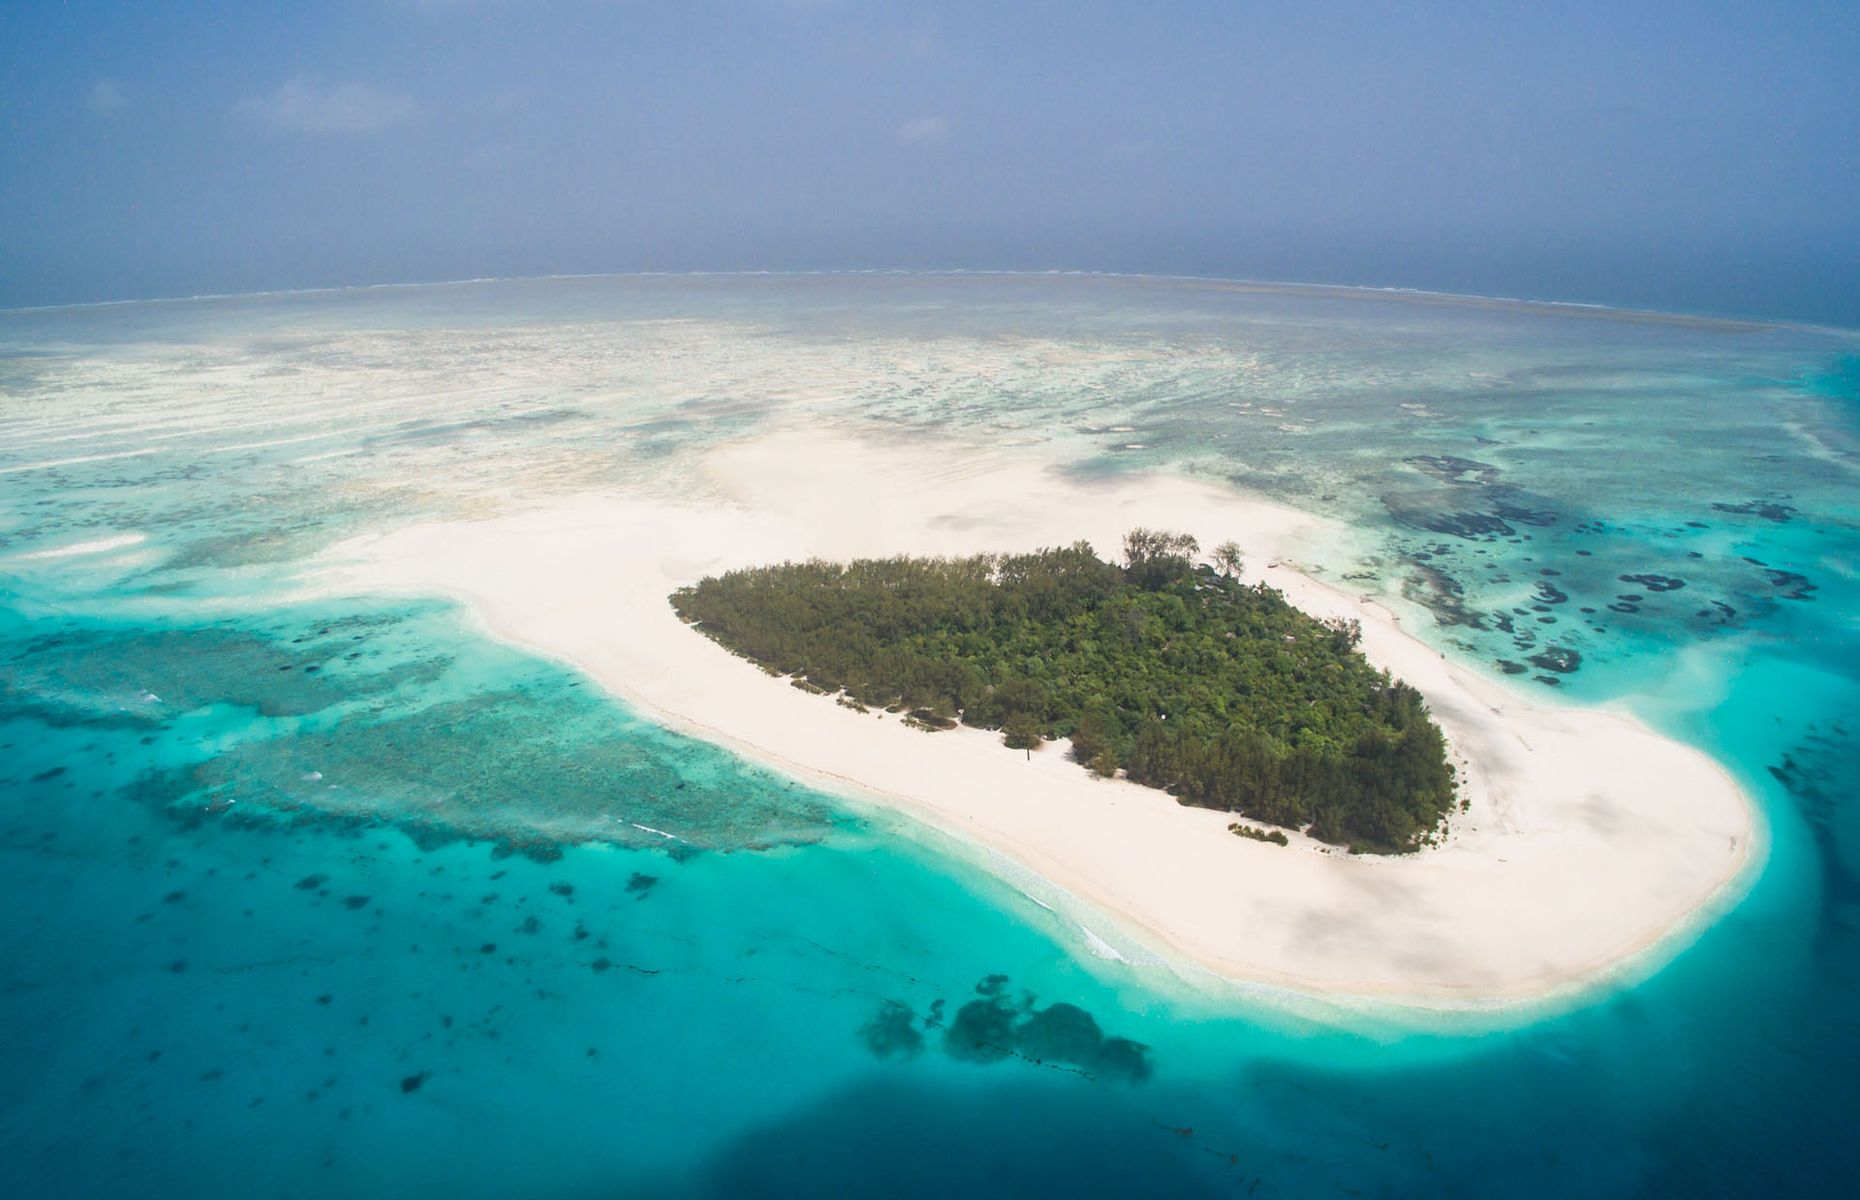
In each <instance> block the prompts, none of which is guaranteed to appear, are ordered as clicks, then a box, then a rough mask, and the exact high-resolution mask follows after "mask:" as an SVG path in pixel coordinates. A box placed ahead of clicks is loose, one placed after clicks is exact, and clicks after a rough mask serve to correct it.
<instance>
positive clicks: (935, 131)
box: [898, 117, 949, 146]
mask: <svg viewBox="0 0 1860 1200" xmlns="http://www.w3.org/2000/svg"><path fill="white" fill-rule="evenodd" d="M948 137H949V118H947V117H917V118H915V119H913V120H909V121H906V122H905V123H904V124H902V125H900V126H898V144H899V145H902V146H922V145H927V144H928V143H930V142H940V141H943V140H945V139H946V138H948Z"/></svg>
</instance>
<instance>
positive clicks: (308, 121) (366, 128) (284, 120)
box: [237, 75, 415, 134]
mask: <svg viewBox="0 0 1860 1200" xmlns="http://www.w3.org/2000/svg"><path fill="white" fill-rule="evenodd" d="M237 111H238V113H239V115H240V116H242V117H244V118H246V119H247V120H250V121H256V122H258V123H259V124H261V125H265V126H267V127H269V128H271V129H275V130H278V131H280V132H284V133H316V134H339V133H375V132H377V131H379V130H383V129H386V128H388V127H389V126H392V125H399V124H401V123H403V122H406V121H410V120H412V119H413V116H414V112H415V108H414V104H413V101H412V100H409V99H408V98H407V97H405V96H400V95H396V94H394V93H393V92H384V91H381V90H380V89H379V88H372V87H369V86H368V85H367V84H365V83H323V82H321V81H320V80H316V79H312V78H310V77H308V76H304V75H300V76H298V77H297V78H295V79H292V80H289V81H287V82H285V83H283V84H281V85H279V86H278V88H277V89H276V90H274V91H270V92H266V93H265V94H263V95H261V96H248V97H246V98H245V99H244V100H241V101H240V102H239V104H238V106H237Z"/></svg>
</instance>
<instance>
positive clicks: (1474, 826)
mask: <svg viewBox="0 0 1860 1200" xmlns="http://www.w3.org/2000/svg"><path fill="white" fill-rule="evenodd" d="M1140 524H1141V525H1149V526H1155V527H1161V528H1167V529H1172V530H1182V531H1186V532H1189V533H1192V534H1194V535H1196V536H1197V537H1199V538H1200V539H1201V541H1202V544H1203V545H1212V544H1214V543H1215V542H1218V541H1220V540H1223V539H1225V538H1229V537H1231V538H1234V539H1236V540H1238V541H1239V542H1240V544H1241V545H1242V547H1243V548H1244V549H1245V550H1246V552H1247V558H1248V566H1247V574H1248V576H1249V577H1251V578H1264V579H1265V580H1266V581H1268V582H1270V583H1271V584H1273V585H1274V586H1276V587H1278V588H1280V589H1282V590H1283V591H1284V592H1285V593H1286V594H1287V596H1288V597H1289V598H1290V599H1291V600H1292V602H1293V603H1295V604H1297V605H1298V606H1299V607H1301V608H1303V609H1305V610H1306V611H1308V612H1311V613H1313V614H1316V615H1320V616H1332V615H1347V616H1351V617H1356V618H1358V619H1360V620H1361V622H1362V628H1363V642H1362V646H1363V650H1364V652H1365V653H1366V654H1367V655H1368V656H1369V658H1370V659H1371V661H1373V662H1375V663H1377V664H1378V665H1380V666H1383V667H1386V668H1387V669H1388V670H1390V671H1391V672H1392V673H1394V674H1395V675H1396V676H1398V677H1399V678H1402V679H1404V680H1406V681H1408V682H1409V683H1411V684H1413V685H1414V686H1415V687H1416V688H1418V689H1419V690H1420V691H1421V692H1422V694H1423V695H1424V696H1425V697H1426V698H1427V701H1428V703H1429V705H1430V706H1431V708H1432V711H1433V713H1434V715H1435V717H1436V718H1437V719H1438V720H1439V722H1440V724H1441V727H1442V728H1443V729H1444V730H1445V732H1446V734H1447V737H1448V739H1449V742H1450V743H1451V746H1452V749H1453V753H1454V759H1455V763H1456V765H1457V766H1458V767H1459V770H1460V772H1461V778H1462V785H1463V790H1464V795H1465V796H1466V798H1467V799H1468V801H1469V808H1468V810H1467V811H1466V812H1464V813H1461V814H1457V815H1456V816H1455V817H1454V819H1453V821H1452V823H1451V835H1450V836H1449V837H1448V838H1447V839H1446V842H1445V844H1444V845H1442V846H1440V847H1437V848H1434V849H1429V850H1426V851H1424V852H1421V853H1418V854H1413V855H1407V856H1401V857H1375V856H1360V857H1357V856H1351V855H1349V854H1347V853H1344V852H1342V851H1340V850H1335V849H1332V848H1324V847H1320V846H1319V845H1318V844H1317V843H1314V842H1311V841H1309V840H1307V839H1303V838H1297V837H1294V838H1293V843H1292V845H1291V846H1289V847H1278V846H1273V845H1267V844H1262V843H1259V842H1255V841H1250V840H1247V839H1244V838H1239V837H1235V836H1233V835H1232V834H1230V833H1229V832H1227V825H1228V824H1229V822H1230V821H1231V820H1232V819H1233V818H1232V817H1230V816H1229V815H1228V814H1225V813H1216V812H1209V811H1205V810H1200V809H1194V808H1186V807H1183V806H1181V805H1178V804H1177V803H1176V802H1175V801H1174V799H1172V798H1171V797H1169V796H1167V795H1165V794H1163V793H1161V792H1157V791H1154V790H1151V789H1147V788H1141V787H1137V786H1135V785H1132V784H1129V783H1126V782H1123V781H1102V780H1097V779H1094V778H1092V777H1091V776H1090V775H1089V774H1088V773H1087V772H1085V771H1084V770H1083V769H1081V768H1080V767H1078V766H1077V765H1076V764H1074V763H1072V762H1071V761H1070V760H1069V759H1068V758H1067V757H1066V756H1065V753H1064V750H1065V748H1064V746H1063V745H1049V746H1048V747H1046V748H1045V749H1044V750H1042V751H1040V752H1038V753H1035V754H1034V755H1032V756H1031V759H1029V758H1028V756H1026V755H1023V754H1022V753H1021V752H1018V751H1011V750H1008V749H1006V748H1004V747H1003V746H1002V745H1001V743H1000V739H999V737H998V736H996V735H992V734H987V733H983V732H981V731H975V730H967V729H963V730H957V731H954V732H948V733H938V734H929V733H924V732H922V731H919V730H914V729H910V728H907V727H905V726H904V725H902V724H901V723H900V722H899V721H898V720H897V719H896V718H895V717H880V716H876V715H873V714H860V713H857V712H855V711H853V710H851V709H848V708H845V707H842V706H839V705H836V704H834V703H832V702H831V701H830V700H827V699H825V698H823V697H819V696H814V695H809V694H806V693H804V692H802V691H800V690H798V689H795V688H793V687H790V686H789V685H788V683H787V682H786V681H785V680H780V679H775V678H771V677H770V676H768V675H766V674H764V673H763V672H762V671H761V670H759V669H758V668H757V667H755V666H754V665H753V664H751V663H749V662H747V661H746V660H743V659H740V658H737V657H735V656H733V655H731V654H730V653H729V652H727V651H725V650H723V649H722V648H721V647H719V646H717V645H716V644H714V643H712V642H711V641H709V640H708V639H707V638H705V637H703V636H702V635H701V634H699V633H697V632H696V631H694V630H692V629H690V628H687V627H686V626H685V625H683V624H682V623H681V622H680V621H679V620H678V619H677V617H676V616H675V615H674V614H673V612H672V610H671V607H670V605H669V604H668V603H667V596H668V595H669V593H670V592H672V591H673V590H674V589H675V588H677V587H679V586H681V585H683V584H686V583H690V582H693V581H695V580H697V579H698V578H700V577H702V576H704V575H706V574H712V573H716V572H720V571H723V570H727V569H729V568H732V567H739V566H750V565H755V564H760V563H768V562H775V561H780V560H783V559H794V558H805V557H810V556H818V557H823V558H831V559H845V558H850V557H856V556H881V555H891V554H897V553H907V552H908V553H914V554H967V553H973V552H977V551H997V550H999V551H1005V550H1027V549H1032V548H1035V547H1039V546H1044V545H1055V544H1063V543H1070V542H1072V541H1075V540H1077V539H1080V538H1084V539H1086V540H1089V541H1090V542H1091V543H1092V544H1093V545H1094V546H1095V547H1097V548H1098V550H1099V552H1100V554H1101V555H1106V556H1109V555H1111V554H1114V553H1115V552H1116V549H1117V547H1118V546H1119V544H1120V541H1121V538H1122V534H1123V532H1124V531H1125V530H1126V529H1128V528H1130V527H1131V526H1134V525H1140ZM1319 528H1320V526H1319V522H1318V520H1317V519H1316V518H1313V517H1311V516H1308V515H1306V514H1303V513H1299V512H1296V511H1293V510H1291V509H1287V508H1284V507H1281V506H1278V505H1274V504H1270V503H1267V502H1263V501H1260V500H1258V499H1254V498H1249V497H1246V496H1242V495H1239V494H1237V493H1235V492H1233V491H1231V490H1228V489H1225V488H1220V487H1217V486H1213V485H1210V484H1205V483H1200V482H1195V481H1190V480H1184V479H1179V478H1167V477H1154V476H1145V477H1131V478H1127V479H1124V480H1122V481H1113V482H1097V481H1094V482H1090V483H1084V482H1078V481H1074V480H1071V479H1068V478H1067V477H1066V476H1065V475H1063V474H1062V473H1060V472H1057V471H1055V470H1052V469H1051V468H1050V467H1049V466H1047V465H1045V464H1043V463H1041V462H1038V461H1035V454H1034V453H1033V452H1030V451H1024V450H1021V449H1019V448H1016V449H1006V448H1001V447H975V446H968V445H954V444H942V445H937V444H934V443H930V442H927V441H925V440H922V439H921V437H919V438H917V439H915V440H913V441H911V442H910V443H908V444H907V443H903V442H895V441H867V440H858V439H854V438H852V437H850V436H847V435H844V434H839V433H827V432H811V431H789V432H782V433H777V434H770V435H764V436H759V437H756V438H753V439H750V440H745V441H741V442H737V443H732V444H728V445H725V446H723V447H722V448H720V449H717V450H714V451H712V452H710V453H708V454H707V455H706V456H704V458H703V459H702V462H701V466H700V467H699V468H698V469H697V470H696V471H695V472H694V473H693V474H691V475H690V476H688V477H686V478H685V479H684V482H683V486H681V487H680V488H679V489H678V491H677V492H676V493H673V492H671V491H670V490H669V489H666V488H663V487H661V488H659V489H658V490H657V491H656V492H654V493H652V494H645V493H643V492H642V493H638V494H635V493H629V492H626V491H622V490H616V491H615V492H614V493H612V494H609V495H582V496H580V497H578V498H575V499H573V500H571V501H567V502H561V503H556V504H552V505H550V506H548V507H542V508H533V509H527V510H515V511H512V512H510V513H508V514H506V515H499V516H494V517H491V518H488V519H484V520H476V521H461V522H448V523H440V524H427V525H420V526H414V527H410V528H405V529H401V530H399V531H395V532H391V533H386V534H381V535H374V536H369V537H364V538H358V539H354V540H351V541H349V542H345V543H343V544H341V545H340V546H337V547H335V548H334V549H332V550H331V551H330V552H329V553H328V554H327V555H326V556H325V558H324V560H323V562H322V563H321V564H320V567H319V570H318V574H317V576H316V578H314V579H313V580H312V581H311V582H312V583H313V585H314V586H315V587H316V588H317V589H318V590H320V591H321V590H338V591H343V592H348V593H362V592H367V593H375V594H444V595H450V596H455V597H458V598H459V599H461V600H462V601H464V602H466V603H467V604H469V605H470V606H471V608H472V610H473V611H474V612H475V613H476V614H477V616H478V617H479V619H480V620H481V621H482V622H483V624H484V626H485V627H486V628H487V629H488V630H489V631H490V632H491V633H493V634H494V635H496V636H498V637H501V638H504V639H507V640H509V641H511V642H515V643H521V644H522V645H524V646H527V647H530V648H533V649H535V650H537V651H539V652H541V653H544V654H547V655H549V656H551V657H554V658H558V659H561V660H563V661H566V662H568V663H572V664H573V665H575V666H577V667H578V668H580V669H581V670H583V671H585V672H586V673H587V674H589V675H590V676H591V677H593V678H594V679H596V680H597V681H599V682H600V683H601V684H602V685H603V686H604V687H606V688H608V689H609V690H610V691H611V692H613V693H614V694H615V695H617V696H619V697H622V698H623V699H625V700H626V701H627V702H629V703H631V704H633V705H635V706H637V707H638V708H640V709H641V710H643V711H644V712H646V713H648V714H649V715H651V716H653V717H655V718H656V719H658V720H661V721H663V722H664V723H666V724H668V725H670V726H673V727H675V728H678V729H682V730H685V731H687V732H690V733H693V734H696V735H698V736H701V737H704V738H706V739H709V740H712V741H715V742H718V743H720V744H723V745H726V746H729V747H731V748H733V749H734V750H736V751H738V752H740V753H742V754H743V755H745V756H747V757H749V758H751V759H753V760H756V761H758V762H761V763H764V764H767V765H769V766H771V767H773V768H776V769H778V770H780V771H783V772H786V773H789V774H791V775H793V776H795V777H797V778H799V779H802V780H804V781H806V782H808V783H810V784H814V785H817V786H819V787H821V788H823V789H824V790H827V791H829V792H833V793H837V794H841V795H847V796H852V797H855V798H857V799H859V800H862V801H865V802H869V803H875V804H879V805H883V806H885V807H887V808H890V809H894V810H897V811H899V812H902V813H904V814H907V815H908V816H909V817H911V818H914V819H915V820H917V821H920V822H923V823H925V824H928V825H930V826H933V827H935V828H936V829H938V830H941V831H943V832H945V833H947V834H950V835H953V836H955V837H957V838H960V839H963V840H965V841H967V842H969V843H972V844H977V845H980V846H984V847H987V848H988V849H990V850H992V851H995V852H998V853H999V854H1000V855H1002V856H1005V858H1006V859H1007V860H1009V861H1011V862H1012V863H1014V864H1016V865H1017V866H1018V867H1020V868H1024V869H1025V870H1028V871H1031V872H1034V873H1036V874H1037V875H1039V876H1040V877H1042V878H1043V879H1045V880H1047V881H1049V882H1050V883H1051V884H1053V885H1054V886H1055V887H1057V888H1058V889H1060V890H1062V891H1063V892H1064V893H1065V894H1067V895H1069V896H1071V897H1074V898H1076V900H1077V902H1078V903H1079V904H1080V905H1081V906H1082V908H1083V909H1086V910H1091V911H1095V912H1097V913H1100V914H1103V915H1108V916H1109V917H1111V918H1113V919H1114V920H1115V921H1116V922H1117V923H1118V924H1119V925H1120V926H1121V927H1123V928H1124V929H1126V930H1128V931H1129V932H1131V933H1132V934H1134V935H1135V936H1137V937H1138V938H1139V939H1140V940H1142V941H1143V942H1144V943H1145V944H1148V945H1153V946H1155V947H1156V948H1157V949H1158V951H1159V952H1160V953H1162V954H1163V955H1164V956H1165V957H1166V958H1170V959H1173V960H1177V961H1182V962H1184V963H1185V964H1193V965H1194V966H1198V967H1200V968H1205V969H1206V970H1207V971H1209V972H1213V973H1214V974H1216V975H1218V976H1221V977H1223V978H1226V979H1230V980H1235V981H1241V982H1245V983H1254V984H1263V985H1268V986H1273V987H1280V988H1287V989H1293V990H1297V991H1302V992H1311V993H1322V994H1326V995H1335V996H1349V997H1368V998H1375V999H1378V1000H1386V1001H1390V1002H1395V1003H1400V1004H1405V1005H1415V1006H1421V1007H1433V1008H1465V1007H1474V1008H1478V1007H1494V1006H1504V1005H1511V1004H1528V1003H1534V1002H1540V1001H1545V1000H1549V999H1551V998H1553V997H1556V996H1558V995H1560V994H1566V993H1570V992H1572V991H1574V990H1576V989H1580V988H1582V987H1585V986H1587V985H1589V984H1592V983H1595V982H1597V981H1598V980H1600V979H1603V978H1605V977H1607V976H1609V975H1611V974H1613V973H1617V972H1621V971H1623V970H1633V969H1637V968H1639V967H1643V966H1646V965H1651V964H1652V963H1653V962H1656V961H1658V959H1659V958H1660V957H1661V955H1662V954H1663V952H1665V951H1667V950H1670V949H1671V948H1674V947H1677V946H1678V945H1681V944H1683V940H1684V937H1685V935H1686V934H1688V933H1689V932H1692V931H1695V930H1696V929H1697V928H1698V927H1700V925H1701V923H1702V922H1703V921H1705V920H1706V919H1708V918H1709V916H1710V915H1712V914H1714V913H1715V912H1717V911H1720V910H1721V908H1722V906H1723V905H1725V904H1726V903H1728V902H1729V901H1730V900H1731V899H1732V898H1734V895H1735V893H1736V891H1737V890H1738V888H1739V886H1740V884H1741V883H1742V882H1743V881H1744V879H1746V878H1747V868H1753V867H1754V866H1755V864H1756V863H1757V861H1758V860H1759V859H1760V857H1761V853H1762V850H1763V847H1764V845H1765V834H1764V830H1763V828H1762V825H1761V822H1760V818H1759V816H1758V814H1757V813H1756V811H1755V809H1754V808H1753V806H1752V804H1751V803H1750V801H1749V799H1748V798H1747V797H1746V796H1745V795H1744V794H1743V792H1742V791H1741V789H1740V788H1739V787H1738V786H1737V785H1736V784H1735V782H1734V781H1733V780H1732V779H1731V778H1730V777H1729V775H1727V774H1726V772H1725V771H1723V770H1722V769H1721V768H1720V767H1719V766H1718V765H1717V764H1716V763H1715V762H1713V761H1712V760H1711V759H1710V758H1709V757H1707V756H1706V755H1704V754H1702V753H1700V752H1699V751H1697V750H1694V749H1692V748H1690V747H1688V746H1685V745H1681V744H1679V743H1677V742H1674V741H1672V740H1670V739H1668V738H1666V737H1663V736H1661V735H1659V734H1657V733H1655V732H1653V731H1652V730H1650V729H1649V728H1647V727H1646V726H1645V725H1643V724H1642V723H1640V722H1639V721H1637V720H1635V719H1634V718H1632V717H1630V716H1627V715H1624V714H1622V713H1618V712H1613V711H1605V710H1599V709H1588V708H1581V707H1577V706H1573V705H1568V704H1559V703H1547V702H1545V701H1543V700H1542V699H1540V698H1538V697H1537V696H1534V695H1528V694H1527V693H1526V690H1525V689H1523V688H1520V687H1516V686H1512V685H1510V684H1506V683H1502V682H1498V681H1496V680H1493V679H1490V678H1488V677H1486V676H1485V675H1483V674H1480V673H1478V672H1475V671H1471V670H1467V669H1464V668H1462V667H1459V666H1456V665H1455V664H1453V663H1452V662H1450V661H1449V660H1447V659H1445V658H1443V657H1442V656H1441V655H1440V654H1439V653H1438V652H1437V651H1435V650H1433V649H1430V648H1429V647H1428V646H1426V645H1425V644H1424V643H1422V642H1421V641H1419V640H1417V639H1416V638H1414V637H1412V636H1410V635H1409V634H1408V633H1407V632H1405V631H1404V630H1403V628H1402V627H1401V623H1400V622H1399V620H1398V619H1397V618H1396V617H1395V615H1394V614H1392V613H1390V612H1389V611H1387V610H1386V609H1384V608H1383V607H1381V606H1380V605H1377V604H1375V603H1373V602H1369V601H1365V600H1363V599H1361V598H1358V597H1356V596H1353V595H1350V594H1347V593H1345V592H1342V591H1340V590H1338V589H1336V588H1334V587H1332V586H1330V585H1327V584H1325V583H1322V582H1319V581H1317V580H1314V579H1312V578H1309V577H1307V576H1305V575H1301V574H1299V573H1297V572H1295V571H1293V570H1291V569H1290V568H1288V567H1283V566H1274V565H1269V564H1272V563H1274V562H1275V561H1276V560H1277V559H1279V558H1281V557H1284V558H1288V559H1296V558H1297V557H1298V556H1299V554H1300V553H1301V550H1308V548H1309V546H1310V545H1311V543H1312V540H1313V534H1314V532H1316V531H1317V530H1318V529H1319Z"/></svg>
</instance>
